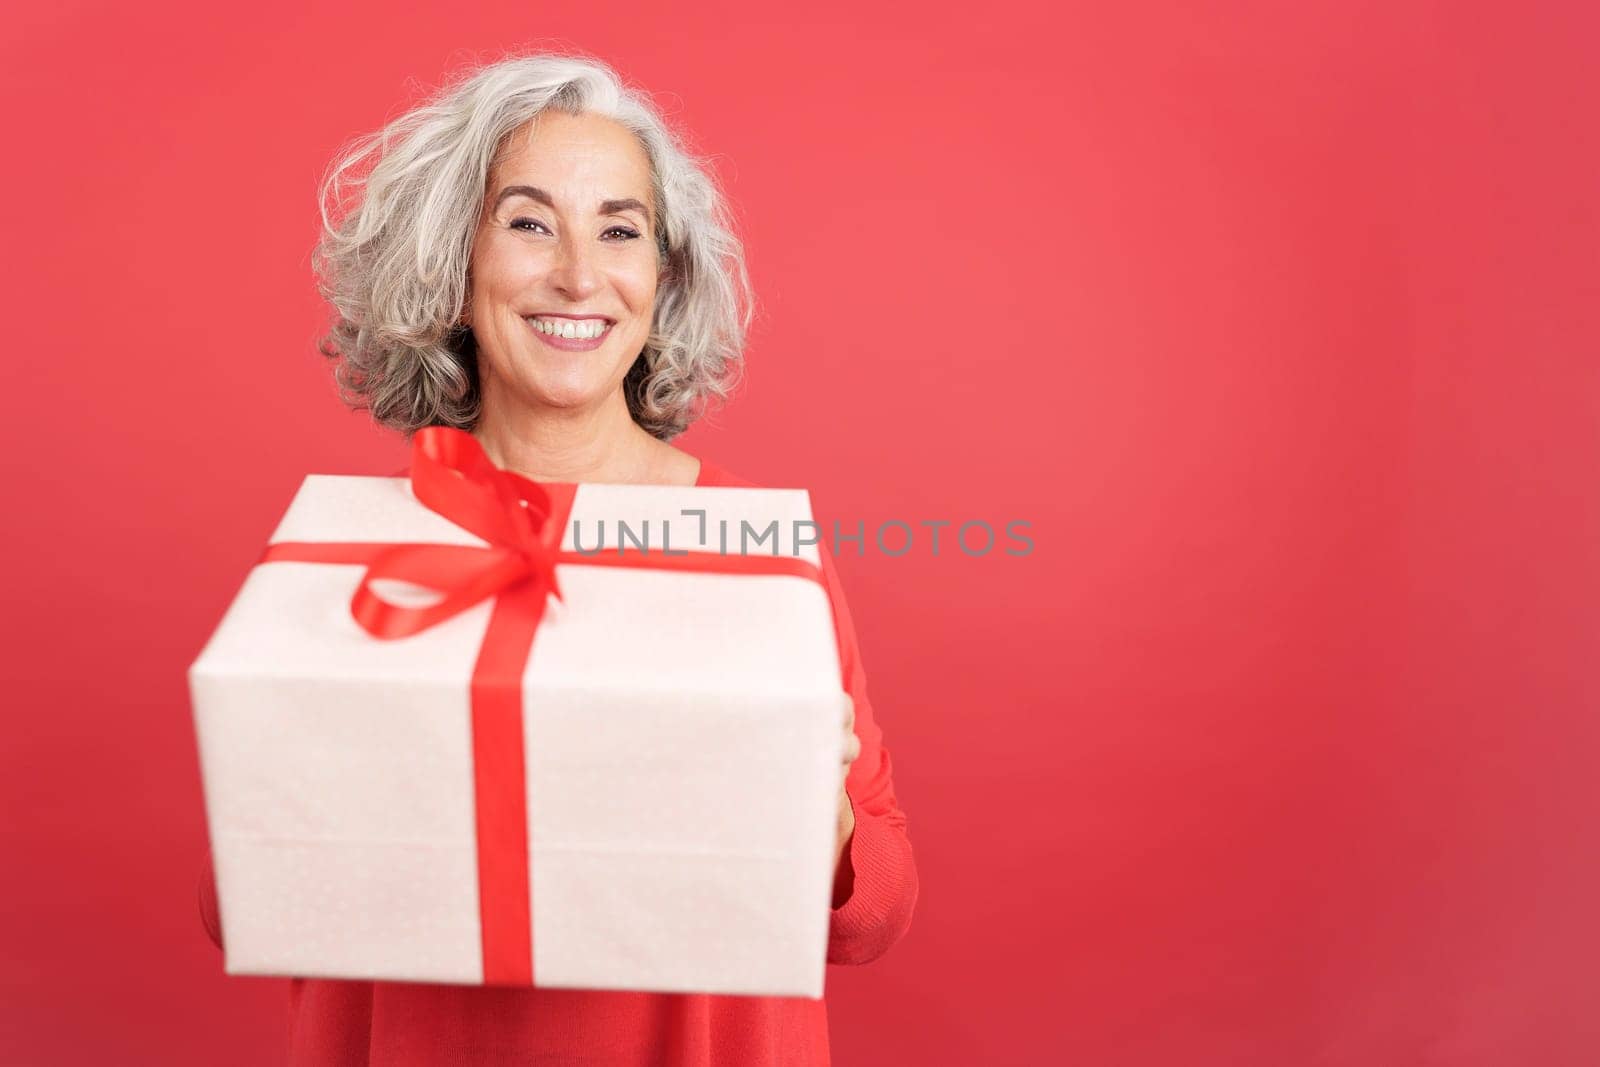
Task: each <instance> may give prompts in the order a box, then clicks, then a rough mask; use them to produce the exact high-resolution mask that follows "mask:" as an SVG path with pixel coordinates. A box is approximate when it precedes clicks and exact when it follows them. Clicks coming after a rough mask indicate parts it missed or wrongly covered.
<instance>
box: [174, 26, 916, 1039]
mask: <svg viewBox="0 0 1600 1067" xmlns="http://www.w3.org/2000/svg"><path fill="white" fill-rule="evenodd" d="M363 162H371V163H372V166H371V167H370V170H369V171H368V172H367V173H366V175H365V177H364V178H356V177H354V176H353V173H354V172H356V171H357V170H358V168H359V167H360V165H361V164H363ZM323 193H324V195H323V205H324V215H323V221H324V227H325V236H324V240H323V242H322V244H321V246H320V247H319V249H318V265H319V269H320V271H321V273H322V276H323V288H322V291H323V293H324V295H325V296H326V297H327V298H328V299H329V300H330V302H331V303H332V305H333V307H334V309H335V311H336V316H335V324H334V327H333V330H332V332H331V334H330V335H329V337H328V338H327V339H326V340H325V341H324V343H323V348H322V350H323V352H324V354H326V355H327V356H329V357H330V358H331V359H333V360H335V361H336V366H337V371H336V374H337V379H338V381H339V384H340V387H341V391H342V393H343V395H344V396H345V398H346V399H347V401H349V402H350V403H351V404H353V405H356V406H359V407H362V408H366V409H370V411H371V413H372V416H373V418H374V419H375V420H377V421H378V422H380V423H382V424H383V425H385V426H389V427H392V428H393V429H395V430H397V431H399V432H401V433H403V434H405V435H407V436H408V437H409V436H410V435H411V434H412V433H414V432H415V431H416V430H418V429H420V428H421V427H424V426H429V425H447V426H455V427H458V428H461V429H464V430H468V431H470V432H471V433H472V434H473V435H474V436H475V437H476V438H477V440H478V441H479V442H480V443H481V444H482V445H483V448H484V450H485V451H486V452H487V453H488V455H489V456H490V458H492V459H493V460H494V461H495V463H497V464H498V465H499V466H501V467H505V468H509V469H511V470H514V471H517V472H519V473H521V474H523V475H526V476H528V477H531V478H534V479H539V480H556V481H567V482H628V483H651V484H666V485H749V484H750V483H749V482H746V481H744V480H743V479H740V478H738V477H736V476H734V475H732V474H730V473H729V472H727V471H726V470H722V469H720V468H718V467H716V466H714V465H712V464H710V463H707V462H705V461H704V460H701V459H699V458H697V457H695V456H693V455H690V454H689V453H687V452H685V451H683V450H682V449H679V448H676V447H674V446H673V445H672V444H671V443H670V442H671V440H672V438H673V437H675V436H676V435H678V434H679V433H681V432H682V431H683V430H684V429H685V428H686V427H687V426H688V425H689V424H690V423H691V422H692V421H693V420H694V419H695V418H696V417H698V416H699V415H700V414H702V413H703V412H704V410H705V409H706V407H707V405H708V404H709V403H712V402H716V401H720V400H722V399H724V398H725V397H726V396H727V395H728V393H729V391H730V387H731V385H732V384H733V381H734V379H735V378H736V376H737V371H738V368H739V366H740V359H741V356H742V347H743V341H744V330H745V328H746V327H747V326H748V324H749V319H750V310H749V309H750V303H749V282H748V276H747V274H746V272H745V269H744V263H743V258H742V252H741V247H740V243H739V241H738V240H737V238H736V237H735V236H734V235H733V234H732V233H731V232H730V226H729V223H728V214H727V211H726V208H725V207H724V203H723V200H722V197H721V196H720V194H719V192H718V190H717V188H716V185H715V183H714V182H713V180H712V179H711V177H710V175H709V174H708V173H707V172H706V170H705V169H703V168H702V167H701V166H700V165H699V164H698V163H697V162H696V161H695V160H694V159H692V158H691V157H689V156H688V155H686V154H685V152H684V151H683V150H682V148H680V146H679V144H678V142H677V140H676V138H675V137H674V135H673V134H672V132H671V131H670V130H669V129H668V128H667V126H666V125H665V124H664V122H663V121H662V119H661V118H660V116H659V115H658V114H657V113H656V112H655V111H654V110H653V109H652V107H651V106H650V104H649V102H648V101H647V100H646V99H645V98H644V97H643V96H641V95H639V94H637V93H636V92H633V91H631V90H629V89H627V88H625V87H624V86H623V85H622V84H621V82H620V81H619V79H618V77H617V76H616V74H615V73H613V72H612V71H611V70H610V69H608V68H607V67H606V66H604V65H603V64H600V63H597V62H594V61H592V60H588V59H581V58H573V57H568V56H552V55H535V56H525V57H520V58H514V59H510V60H507V61H504V62H500V63H497V64H494V65H492V66H489V67H486V68H483V69H480V70H478V71H476V72H473V73H471V74H470V75H469V76H466V77H463V78H461V79H459V80H458V81H456V82H455V83H454V84H453V85H451V86H449V87H447V89H446V90H445V91H443V92H441V93H440V94H439V95H437V96H436V97H435V98H434V99H433V100H431V101H430V102H428V103H426V104H425V105H423V106H421V107H418V108H416V109H415V110H413V111H411V112H410V113H408V114H406V115H404V116H403V117H401V118H399V119H397V120H396V121H395V122H393V123H392V124H390V126H389V127H387V128H386V129H384V130H382V131H380V132H379V133H378V134H375V135H373V136H372V137H370V138H367V139H365V140H364V141H363V142H361V143H359V144H358V145H357V146H356V147H355V148H354V149H352V151H351V152H350V153H349V154H347V155H346V156H345V157H344V158H343V159H341V160H340V161H339V163H338V164H337V165H336V166H335V167H334V168H333V169H332V171H331V172H330V175H329V178H328V182H327V185H326V187H325V189H324V190H323ZM351 193H355V194H359V195H354V196H352V195H348V194H351ZM330 206H331V207H332V209H333V211H332V215H331V216H330V213H329V211H328V208H329V207H330ZM821 551H822V562H823V572H824V574H825V576H826V579H827V582H828V585H829V590H830V592H831V594H832V597H833V602H834V605H835V608H834V610H835V622H836V624H837V626H838V631H839V636H840V644H841V648H842V650H843V652H844V659H845V663H844V668H845V672H846V675H847V677H848V678H849V687H850V690H851V693H852V694H853V696H854V712H853V715H852V716H851V717H849V718H847V720H846V722H845V724H844V729H845V731H846V746H845V766H844V767H843V768H842V772H843V774H842V778H841V781H842V785H841V789H840V794H839V822H838V835H837V838H836V843H837V851H836V868H835V872H836V873H835V881H834V899H833V915H832V921H831V927H830V933H829V942H828V961H829V962H830V963H847V964H859V963H867V962H869V961H871V960H874V959H876V958H877V957H879V956H881V955H883V953H884V952H886V951H887V950H888V949H889V948H890V946H892V945H893V944H894V943H895V941H896V940H897V939H898V938H899V937H900V936H901V935H902V934H903V933H904V932H905V930H906V928H907V926H908V925H909V923H910V921H911V913H912V909H913V907H914V905H915V902H916V896H917V875H916V868H915V866H914V864H913V860H912V853H911V846H910V843H909V840H908V838H907V837H906V821H905V817H904V815H903V814H902V813H901V811H900V810H899V808H898V806H897V804H896V802H895V797H894V790H893V784H892V781H891V776H890V761H889V753H888V751H887V750H886V749H885V748H884V746H883V744H882V734H881V732H880V731H879V729H878V726H877V725H876V723H875V722H874V720H873V715H872V709H871V705H870V704H869V702H868V700H867V694H866V679H865V675H864V674H863V672H862V668H861V663H860V659H859V657H858V655H857V653H856V640H855V634H854V630H853V628H852V625H851V620H850V614H849V610H848V608H847V607H846V605H845V601H844V597H843V594H842V592H841V590H840V589H839V584H838V575H837V571H836V569H835V567H834V565H833V561H832V558H831V556H830V554H829V553H828V550H827V548H826V546H822V549H821ZM201 911H202V917H203V919H204V921H205V924H206V928H207V930H208V931H209V932H210V934H211V936H212V938H213V939H214V940H216V941H217V943H218V945H219V946H220V945H221V934H220V927H219V924H218V921H217V909H216V897H215V889H214V885H213V882H212V878H211V875H210V872H209V871H208V872H207V873H206V875H205V877H204V878H203V879H202V884H201ZM290 999H291V1005H292V1017H293V1031H292V1036H291V1046H292V1053H291V1062H293V1063H296V1064H319V1065H321V1064H368V1063H371V1064H386V1065H387V1064H412V1063H415V1064H430V1065H433V1064H446V1063H451V1064H457V1063H459V1064H467V1063H472V1064H478V1063H484V1064H489V1063H493V1064H500V1063H505V1064H511V1063H517V1064H524V1063H551V1064H557V1063H560V1064H567V1063H585V1064H618V1065H624V1064H629V1065H631V1064H641V1065H643V1064H684V1065H688V1064H728V1065H739V1067H754V1065H759V1064H779V1063H782V1064H821V1063H826V1062H828V1029H827V1017H826V1008H825V1006H824V1003H823V1002H821V1001H813V1000H809V999H805V998H778V997H740V996H720V995H685V994H672V995H666V994H652V993H619V992H591V991H579V990H560V989H506V988H489V987H474V986H449V985H422V984H406V983H391V982H376V983H373V982H347V981H327V980H319V979H294V980H293V981H292V982H291V992H290Z"/></svg>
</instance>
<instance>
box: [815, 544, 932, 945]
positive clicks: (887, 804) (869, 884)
mask: <svg viewBox="0 0 1600 1067" xmlns="http://www.w3.org/2000/svg"><path fill="white" fill-rule="evenodd" d="M817 547H818V550H819V552H820V553H821V555H822V571H823V576H824V578H825V579H826V580H827V583H828V593H829V595H830V596H831V598H832V600H833V620H834V628H835V630H836V632H837V636H838V640H839V659H840V667H841V670H842V672H843V675H844V678H845V679H846V680H847V688H848V689H849V691H850V695H851V696H852V697H853V698H854V701H855V720H856V722H855V730H856V737H857V738H858V739H860V741H861V755H860V756H859V757H857V759H856V761H855V762H854V763H852V764H851V765H850V773H849V775H848V776H847V777H846V779H845V792H846V794H847V795H848V796H849V798H850V806H851V808H852V809H853V810H854V812H855V831H854V833H853V834H852V835H851V837H850V841H849V843H848V844H847V845H846V847H845V854H844V858H843V860H842V862H841V864H840V872H839V880H838V882H837V883H836V886H837V888H836V894H835V899H836V900H837V899H838V897H839V895H842V894H845V893H848V895H847V896H845V899H844V900H843V902H842V903H840V904H839V905H838V906H837V907H835V908H834V909H833V915H832V921H831V922H830V924H829V929H828V962H829V963H846V964H861V963H871V962H872V961H873V960H875V959H877V958H878V957H879V956H882V955H883V954H884V953H885V952H888V951H889V949H890V948H891V947H892V946H893V945H894V943H895V942H896V941H898V940H900V937H901V936H902V935H903V934H904V933H905V932H906V930H907V929H908V928H909V927H910V925H911V913H912V911H913V910H914V909H915V907H916V903H917V868H916V863H915V861H914V858H913V856H912V853H911V839H910V837H909V836H907V833H906V816H905V813H904V812H902V811H901V810H900V806H899V804H898V803H897V802H896V800H895V795H894V781H893V777H892V773H891V764H890V759H889V750H888V749H887V748H886V747H885V746H884V744H883V731H882V730H881V729H880V728H879V727H878V723H877V720H876V718H875V717H874V716H873V713H872V702H871V701H870V700H868V698H867V676H866V673H865V672H864V671H863V670H862V667H861V655H860V650H859V648H858V647H857V644H856V634H855V627H854V625H853V624H852V623H851V619H850V608H849V605H848V604H846V603H845V598H844V591H843V589H842V588H841V586H840V584H839V574H838V570H837V568H836V567H835V566H834V562H833V557H832V554H831V553H830V552H829V551H828V548H827V546H826V545H823V544H819V545H818V546H817ZM846 868H848V869H846Z"/></svg>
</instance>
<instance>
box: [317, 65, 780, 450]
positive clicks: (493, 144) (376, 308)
mask: <svg viewBox="0 0 1600 1067" xmlns="http://www.w3.org/2000/svg"><path fill="white" fill-rule="evenodd" d="M546 108H554V109H559V110H562V111H566V112H568V113H570V114H574V115H576V114H580V113H584V112H591V113H596V114H600V115H603V116H605V117H607V118H610V119H612V120H613V121H615V122H617V123H619V124H621V125H622V126H624V127H626V128H627V129H628V130H630V131H632V132H633V134H634V135H635V136H636V137H638V139H639V142H640V144H641V145H642V146H643V148H644V150H645V152H646V153H647V155H648V156H649V159H650V166H651V174H652V182H653V185H654V193H655V202H656V206H657V215H658V217H659V219H660V225H659V227H658V233H657V238H658V243H657V252H658V255H659V263H660V267H661V271H662V276H661V281H660V283H659V285H658V288H657V293H656V305H655V318H654V322H653V323H652V324H651V330H650V336H649V339H648V340H647V341H646V343H645V346H644V348H643V349H642V350H641V351H640V353H639V356H638V358H637V359H636V360H635V361H634V363H633V365H632V366H631V367H630V368H629V370H628V373H627V376H626V378H625V379H624V382H623V391H624V393H625V394H626V397H627V402H628V410H629V412H630V413H631V414H632V415H633V418H634V421H636V422H637V423H638V424H639V425H640V426H642V427H643V428H644V429H645V430H647V431H649V433H651V434H652V435H653V436H655V437H657V438H659V439H661V440H663V441H667V440H671V439H672V438H673V437H675V436H677V435H678V434H679V433H682V432H683V431H684V430H685V429H686V428H688V426H689V424H690V423H692V422H693V421H694V420H695V419H697V418H699V417H700V416H701V415H702V414H704V413H705V411H706V409H707V407H708V406H709V404H710V403H712V402H714V401H715V402H721V401H723V400H725V399H726V398H727V396H728V395H729V393H730V392H731V390H732V388H733V387H734V386H735V384H736V383H737V380H738V378H739V376H740V374H741V372H742V367H743V352H744V341H745V332H746V330H748V329H749V326H750V321H751V317H752V315H753V312H754V308H753V295H752V292H751V288H750V278H749V274H748V272H747V270H746V268H745V262H744V251H743V246H742V244H741V242H740V240H739V238H738V237H737V236H736V235H735V233H734V227H733V224H732V221H731V218H730V215H729V210H728V207H727V202H726V200H725V198H724V197H723V195H722V193H721V191H720V190H719V188H718V186H717V184H716V181H715V178H714V177H713V176H712V172H711V171H710V168H709V167H708V166H706V164H705V161H703V160H700V159H697V158H695V157H693V156H691V155H690V154H688V152H687V151H686V150H685V149H684V147H683V146H682V144H681V143H680V139H679V138H678V136H677V135H676V134H675V133H674V132H673V131H672V130H671V129H670V128H669V127H668V126H667V124H666V122H665V121H664V120H663V119H662V118H661V116H660V115H659V114H658V113H657V112H656V110H655V109H654V107H653V106H652V105H651V103H650V101H649V100H648V98H647V97H646V96H645V95H644V94H643V93H642V92H641V91H638V90H635V89H631V88H629V87H627V86H625V85H624V84H623V83H622V80H621V79H620V78H619V77H618V75H617V74H616V72H615V71H613V70H612V69H611V68H610V67H609V66H607V65H606V64H604V63H602V62H600V61H598V60H595V59H592V58H588V57H584V56H575V55H564V54H557V53H537V54H532V55H521V56H512V57H511V58H508V59H503V60H500V61H499V62H496V63H493V64H491V65H488V66H484V67H480V68H477V69H474V70H469V71H467V72H465V73H464V74H460V75H457V76H456V77H454V78H453V79H451V80H449V81H448V82H447V83H446V84H445V85H444V87H443V88H441V89H440V90H439V91H438V92H437V93H435V94H434V95H433V96H432V97H431V98H429V99H428V100H427V101H425V102H424V103H423V104H421V105H419V106H417V107H415V108H413V109H412V110H410V111H408V112H406V113H405V114H404V115H402V116H400V117H399V118H398V119H395V120H394V121H392V122H390V123H389V124H388V125H386V126H385V127H383V128H382V129H381V130H378V131H377V132H375V133H371V134H367V135H365V136H363V137H360V138H358V139H356V140H355V141H354V142H352V143H351V144H350V145H349V146H348V147H346V148H345V149H344V150H342V152H341V153H340V155H339V156H338V157H337V158H336V159H335V160H334V162H333V163H332V164H331V165H330V167H329V169H328V171H327V173H326V175H325V176H324V178H323V181H322V186H321V190H320V194H319V197H318V208H319V210H320V212H321V215H322V237H321V239H320V241H319V242H318V244H317V246H316V250H315V252H314V253H313V269H314V271H315V273H316V275H317V280H318V284H317V288H318V291H319V292H320V293H321V294H322V296H323V297H324V298H325V299H326V300H327V301H328V302H329V303H330V304H331V305H332V307H333V309H334V311H335V315H334V316H333V323H332V326H331V328H330V330H329V332H328V333H327V334H326V335H325V336H324V337H323V338H322V339H321V340H320V341H319V342H318V346H317V348H318V351H320V352H321V353H322V354H323V355H324V356H326V357H328V358H329V359H330V360H332V361H334V362H335V364H336V366H335V371H334V379H335V381H336V383H337V386H338V390H339V395H340V397H341V399H343V400H344V401H345V402H346V403H347V404H349V405H350V406H351V407H352V408H354V409H356V410H369V411H370V412H371V413H372V417H373V420H374V421H376V422H378V423H380V424H381V425H384V426H387V427H390V428H391V429H395V430H398V431H400V432H401V433H403V434H404V435H405V436H406V437H407V438H408V439H409V438H410V437H411V435H412V434H414V433H415V432H416V431H417V430H419V429H421V428H422V427H424V426H435V425H442V426H454V427H456V428H458V429H463V430H471V429H472V428H473V427H474V426H475V425H476V423H477V420H478V416H479V414H480V409H481V394H480V390H479V385H478V371H477V342H476V340H475V339H474V338H473V336H472V331H471V330H470V329H469V328H467V327H465V326H463V325H461V323H460V318H461V314H462V311H463V308H464V306H465V302H466V299H467V294H468V291H469V282H468V274H467V272H468V267H469V265H470V261H471V252H472V242H473V235H474V233H475V231H476V229H477V225H478V220H479V213H480V211H481V209H482V206H483V198H484V189H485V185H486V183H487V181H488V178H489V174H490V172H491V170H492V168H493V166H494V164H495V162H496V161H497V159H498V158H499V156H500V154H501V153H502V152H503V151H504V150H505V148H506V145H507V142H508V140H509V135H510V134H512V133H514V132H515V131H517V130H518V129H519V128H521V127H522V126H523V125H524V124H525V123H527V122H529V121H530V120H532V119H533V118H535V117H536V116H538V115H539V113H540V112H542V111H544V110H545V109H546ZM369 160H371V161H373V163H372V166H371V167H370V170H368V171H367V172H366V173H365V175H364V176H363V175H362V174H361V172H360V171H359V170H358V168H359V167H360V166H361V164H363V163H364V162H367V161H369ZM353 192H356V193H359V196H355V197H352V193H353ZM352 200H353V202H352ZM335 217H337V221H334V219H335Z"/></svg>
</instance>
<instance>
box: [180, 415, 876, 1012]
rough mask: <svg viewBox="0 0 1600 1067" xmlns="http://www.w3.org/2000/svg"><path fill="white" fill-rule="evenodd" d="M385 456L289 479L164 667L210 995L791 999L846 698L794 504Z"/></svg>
mask: <svg viewBox="0 0 1600 1067" xmlns="http://www.w3.org/2000/svg"><path fill="white" fill-rule="evenodd" d="M414 443H415V452H414V454H413V462H412V469H411V475H410V477H409V478H378V477H349V476H332V475H311V476H309V477H307V478H306V479H305V481H304V484H303V485H302V486H301V487H300V490H299V491H298V493H296V494H295V496H294V499H293V501H292V503H291V504H290V506H289V509H288V511H287V512H286V513H285V514H284V516H283V519H282V521H281V522H280V523H279V525H278V527H277V530H276V532H274V533H273V535H272V538H271V543H270V544H269V545H268V547H267V549H266V551H265V552H264V553H263V555H262V558H261V560H260V562H258V563H257V564H256V565H255V567H254V568H253V569H252V570H251V571H250V573H249V575H248V576H247V577H246V579H245V581H244V583H243V585H242V587H241V588H240V590H239V592H238V595H237V597H236V598H235V599H234V601H233V603H232V604H231V606H230V607H229V608H228V610H227V612H226V614H225V616H224V617H223V619H222V621H221V623H220V624H219V625H218V627H217V630H216V631H215V633H214V634H213V635H212V637H211V639H210V641H209V642H208V643H207V644H206V646H205V648H204V650H203V651H202V653H201V654H200V656H199V658H198V659H197V660H196V661H195V663H194V664H193V666H192V667H191V668H190V670H189V685H190V693H191V696H192V699H193V705H194V716H195V727H196V732H197V737H198V742H199V753H200V761H201V770H202V774H203V781H204V788H205V803H206V816H207V821H208V824H209V829H210V836H211V847H212V854H213V859H214V863H215V870H216V879H217V891H218V897H219V902H220V911H221V919H222V933H223V943H224V945H225V946H226V970H227V972H228V973H230V974H255V975H301V976H318V977H328V978H350V979H385V980H397V981H424V982H453V983H469V984H479V983H482V984H493V985H524V986H527V985H533V986H549V987H566V988H587V989H617V990H646V991H658V992H704V993H742V994H754V995H768V996H774V995H776V996H808V997H820V996H821V995H822V984H823V971H824V965H825V958H826V947H827V938H828V922H829V916H830V903H831V891H832V879H833V853H834V834H835V826H836V816H837V803H838V788H839V771H840V760H841V756H842V751H841V750H842V745H843V720H844V713H845V711H846V709H847V708H848V706H849V700H850V697H849V695H848V693H847V692H846V691H845V690H844V687H843V685H842V684H841V679H840V661H839V651H838V647H837V638H836V634H835V631H834V627H833V620H832V613H831V609H830V604H829V599H828V593H827V587H826V585H825V583H824V582H823V580H822V573H821V571H820V570H819V569H818V568H819V566H820V562H821V561H820V559H819V557H818V555H817V550H816V547H815V544H814V542H815V540H816V538H815V536H814V531H815V526H814V525H813V524H812V523H811V514H810V503H809V498H808V495H807V494H806V492H805V491H804V490H798V489H771V490H768V489H744V488H730V487H680V486H649V485H604V484H581V485H571V484H562V483H535V482H531V481H528V480H526V479H523V478H520V477H518V476H516V475H514V474H511V473H509V472H505V471H501V470H499V469H498V468H496V467H494V466H493V464H492V463H490V462H489V461H488V459H487V458H486V457H485V456H484V454H483V453H482V451H481V449H479V448H478V446H477V442H476V441H475V440H474V439H473V438H472V437H471V436H470V435H468V434H465V433H461V432H460V431H455V430H447V429H443V428H429V429H427V430H423V431H421V432H420V433H419V434H418V435H417V436H416V438H415V442H414ZM619 522H620V523H622V524H624V525H625V526H626V527H627V529H626V531H624V530H621V529H619V526H618V523H619ZM774 526H775V527H776V530H775V531H774V529H773V527H774ZM741 534H743V535H744V537H743V538H742V540H741ZM619 544H620V546H621V547H622V549H623V550H621V551H619Z"/></svg>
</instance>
